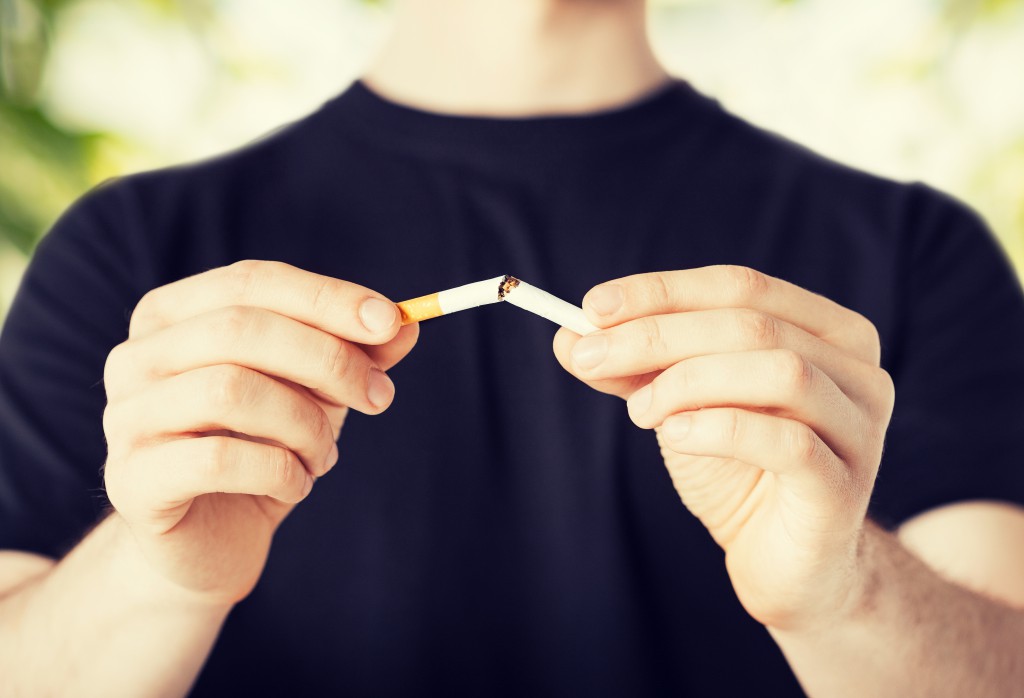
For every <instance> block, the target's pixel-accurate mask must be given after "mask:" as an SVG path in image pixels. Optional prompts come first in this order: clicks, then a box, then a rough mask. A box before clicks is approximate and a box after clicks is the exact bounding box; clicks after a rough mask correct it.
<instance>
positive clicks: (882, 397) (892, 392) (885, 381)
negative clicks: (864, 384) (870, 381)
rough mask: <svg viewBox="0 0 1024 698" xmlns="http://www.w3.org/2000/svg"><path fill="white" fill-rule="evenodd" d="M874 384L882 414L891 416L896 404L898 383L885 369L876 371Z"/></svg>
mask: <svg viewBox="0 0 1024 698" xmlns="http://www.w3.org/2000/svg"><path fill="white" fill-rule="evenodd" d="M874 383H875V386H876V387H875V390H876V393H877V396H878V402H879V403H880V405H881V410H882V412H883V413H885V414H886V415H888V414H891V413H892V408H893V405H894V404H895V402H896V383H895V382H894V381H893V379H892V376H891V375H890V374H889V372H888V371H886V370H885V369H884V368H877V369H875V370H874Z"/></svg>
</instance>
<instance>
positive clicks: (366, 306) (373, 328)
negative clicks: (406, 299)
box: [359, 298, 398, 333]
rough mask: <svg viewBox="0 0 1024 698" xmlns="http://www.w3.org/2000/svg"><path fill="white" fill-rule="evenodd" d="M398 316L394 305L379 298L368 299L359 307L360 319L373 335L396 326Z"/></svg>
mask: <svg viewBox="0 0 1024 698" xmlns="http://www.w3.org/2000/svg"><path fill="white" fill-rule="evenodd" d="M397 315H398V313H397V311H396V309H395V304H394V303H388V302H386V301H382V300H381V299H379V298H367V299H366V300H365V301H363V304H362V305H361V306H359V319H360V320H361V321H362V322H363V327H365V328H366V329H368V330H369V331H370V332H373V333H377V332H383V331H384V330H387V329H390V328H391V326H392V325H393V324H395V318H396V317H397Z"/></svg>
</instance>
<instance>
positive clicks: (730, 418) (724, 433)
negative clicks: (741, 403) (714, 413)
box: [718, 409, 743, 448]
mask: <svg viewBox="0 0 1024 698" xmlns="http://www.w3.org/2000/svg"><path fill="white" fill-rule="evenodd" d="M718 430H719V435H720V436H721V438H722V440H723V443H724V444H725V445H726V446H728V447H730V448H733V447H734V446H735V445H736V444H739V443H741V441H742V439H743V420H742V419H740V413H739V410H731V409H726V410H721V411H720V412H719V416H718Z"/></svg>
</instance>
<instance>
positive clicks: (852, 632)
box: [771, 523, 1024, 698]
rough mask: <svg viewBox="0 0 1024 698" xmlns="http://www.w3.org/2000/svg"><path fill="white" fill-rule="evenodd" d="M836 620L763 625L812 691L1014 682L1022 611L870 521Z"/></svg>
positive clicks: (1000, 690)
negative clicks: (847, 606) (854, 579)
mask: <svg viewBox="0 0 1024 698" xmlns="http://www.w3.org/2000/svg"><path fill="white" fill-rule="evenodd" d="M859 559H860V565H859V567H860V570H861V572H860V574H859V575H858V576H859V579H860V580H861V583H860V584H859V592H858V593H857V594H856V596H855V602H854V603H853V604H852V606H851V610H850V611H849V612H848V613H847V614H846V615H845V618H844V619H843V620H840V621H838V622H834V623H827V624H823V625H822V627H820V628H819V629H817V630H814V631H808V632H784V631H778V630H771V633H772V636H773V637H774V638H775V641H776V642H777V643H778V644H779V646H780V647H781V649H782V651H783V653H784V654H785V655H786V658H787V660H788V661H789V663H790V666H791V667H792V668H793V671H794V672H795V673H796V675H797V677H798V678H799V679H800V681H801V683H802V684H803V687H804V690H805V691H807V693H808V695H810V696H811V697H812V698H840V697H845V696H850V697H851V698H853V697H859V696H878V697H879V698H885V697H887V696H894V697H896V696H899V697H900V698H905V697H906V696H929V697H937V698H941V697H942V696H950V697H953V696H965V695H972V696H1004V695H1008V694H1009V692H1010V691H1011V687H1017V688H1019V687H1021V686H1024V649H1022V648H1024V612H1021V611H1018V610H1012V609H1010V608H1008V607H1006V606H1004V605H1002V604H1000V603H997V602H995V601H993V600H990V599H988V598H986V597H983V596H980V595H978V594H975V593H973V592H971V591H968V590H966V589H964V588H962V587H960V586H957V585H954V584H952V583H949V582H947V581H945V580H943V579H942V578H941V577H939V576H938V575H937V574H936V573H935V572H933V571H932V570H931V569H930V568H928V567H927V566H926V565H925V564H924V563H923V562H921V561H920V560H918V559H917V558H916V557H914V556H913V555H911V554H910V553H909V552H908V551H907V550H906V549H905V548H903V546H902V545H900V543H899V542H898V541H897V540H896V538H895V537H894V536H892V535H890V534H888V533H886V532H885V531H883V530H881V529H880V528H878V527H877V526H875V525H874V524H871V523H868V524H867V526H866V527H865V530H864V533H863V537H862V541H861V549H860V553H859Z"/></svg>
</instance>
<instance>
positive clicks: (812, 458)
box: [789, 422, 821, 464]
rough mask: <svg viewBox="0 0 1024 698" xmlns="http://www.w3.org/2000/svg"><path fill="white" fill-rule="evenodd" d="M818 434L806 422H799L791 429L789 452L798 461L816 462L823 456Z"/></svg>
mask: <svg viewBox="0 0 1024 698" xmlns="http://www.w3.org/2000/svg"><path fill="white" fill-rule="evenodd" d="M820 449H821V445H820V441H819V440H818V436H817V434H815V433H814V430H813V429H811V428H810V427H809V426H807V425H806V424H803V423H800V422H797V423H795V424H794V425H793V427H792V428H791V429H790V430H789V452H790V453H791V454H792V456H793V458H794V459H796V461H797V462H798V463H805V464H811V463H816V462H817V461H818V459H819V458H820V457H821V453H820Z"/></svg>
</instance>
